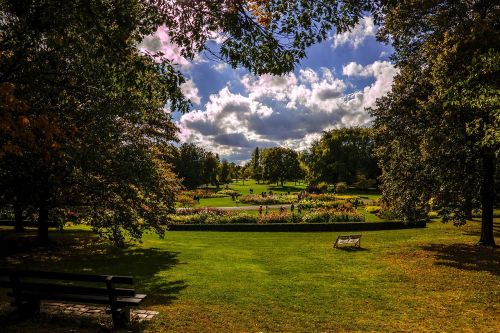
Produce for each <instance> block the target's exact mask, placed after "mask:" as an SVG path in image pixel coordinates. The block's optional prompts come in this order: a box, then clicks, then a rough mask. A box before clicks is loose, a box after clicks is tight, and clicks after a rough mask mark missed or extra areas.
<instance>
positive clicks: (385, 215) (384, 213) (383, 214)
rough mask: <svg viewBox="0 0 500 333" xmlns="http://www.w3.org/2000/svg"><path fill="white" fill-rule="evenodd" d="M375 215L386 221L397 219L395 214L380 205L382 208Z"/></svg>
mask: <svg viewBox="0 0 500 333" xmlns="http://www.w3.org/2000/svg"><path fill="white" fill-rule="evenodd" d="M376 215H377V216H378V217H379V218H381V219H382V220H386V221H393V220H396V219H397V215H396V214H395V213H394V212H393V211H391V210H390V209H389V208H388V207H385V206H382V209H381V210H380V211H379V212H378V213H377V214H376Z"/></svg>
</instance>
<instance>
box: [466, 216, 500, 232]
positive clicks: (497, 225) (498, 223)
mask: <svg viewBox="0 0 500 333" xmlns="http://www.w3.org/2000/svg"><path fill="white" fill-rule="evenodd" d="M469 223H477V225H476V226H475V227H476V228H474V229H473V230H472V229H468V230H467V231H465V234H466V235H467V236H478V237H479V236H480V235H481V218H472V220H470V221H467V224H469ZM467 224H466V225H465V226H466V227H467ZM493 236H495V237H500V218H495V219H494V220H493Z"/></svg>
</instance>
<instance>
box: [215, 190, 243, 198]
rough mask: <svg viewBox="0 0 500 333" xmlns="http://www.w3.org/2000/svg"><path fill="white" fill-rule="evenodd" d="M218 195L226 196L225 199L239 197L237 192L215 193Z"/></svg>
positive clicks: (224, 191) (223, 191)
mask: <svg viewBox="0 0 500 333" xmlns="http://www.w3.org/2000/svg"><path fill="white" fill-rule="evenodd" d="M217 194H218V195H223V196H226V197H231V196H236V197H238V196H240V195H241V193H240V192H238V191H235V190H222V191H219V192H217Z"/></svg>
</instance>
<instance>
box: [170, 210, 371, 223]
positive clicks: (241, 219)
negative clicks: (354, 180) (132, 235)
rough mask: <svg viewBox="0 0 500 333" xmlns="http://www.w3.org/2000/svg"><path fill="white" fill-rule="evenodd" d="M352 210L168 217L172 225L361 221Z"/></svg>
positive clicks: (200, 213) (191, 212) (193, 212)
mask: <svg viewBox="0 0 500 333" xmlns="http://www.w3.org/2000/svg"><path fill="white" fill-rule="evenodd" d="M363 220H364V218H363V216H362V215H359V214H358V213H356V211H354V210H353V209H351V210H349V209H345V208H341V209H318V210H313V211H311V212H308V213H306V214H304V215H300V214H295V213H291V212H271V213H269V214H263V215H259V216H257V215H251V214H248V213H241V212H234V211H223V210H218V209H205V208H199V209H186V210H182V211H179V212H178V213H177V214H175V215H171V216H170V223H172V224H245V223H257V224H273V223H331V222H359V221H363Z"/></svg>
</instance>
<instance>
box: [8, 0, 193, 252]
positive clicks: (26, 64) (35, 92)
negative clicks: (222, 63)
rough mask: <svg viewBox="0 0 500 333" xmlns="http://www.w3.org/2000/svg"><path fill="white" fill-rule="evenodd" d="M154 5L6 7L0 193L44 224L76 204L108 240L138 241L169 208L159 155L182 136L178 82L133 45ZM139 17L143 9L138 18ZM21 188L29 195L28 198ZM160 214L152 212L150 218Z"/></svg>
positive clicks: (146, 28) (170, 191) (169, 183)
mask: <svg viewBox="0 0 500 333" xmlns="http://www.w3.org/2000/svg"><path fill="white" fill-rule="evenodd" d="M147 7H148V5H147V4H145V3H144V4H142V3H139V2H136V1H130V2H120V1H109V2H104V3H103V2H88V1H74V2H60V1H44V2H38V1H2V2H1V4H0V15H1V21H2V33H1V34H0V38H1V43H0V45H1V46H0V48H1V50H0V68H1V69H2V70H1V71H0V86H1V87H2V88H1V90H3V91H4V92H6V90H7V92H6V93H7V94H10V96H14V97H10V99H12V98H15V99H17V100H19V101H20V104H22V106H12V105H11V106H8V107H5V106H6V105H3V106H2V117H6V118H8V119H10V120H11V121H9V122H5V123H2V126H1V128H0V145H1V149H2V153H1V154H0V157H1V162H0V168H2V174H3V175H6V178H4V179H2V183H3V184H10V185H9V186H8V187H6V188H3V187H2V196H3V197H4V198H5V199H6V201H8V202H9V201H10V202H13V203H16V202H19V201H21V203H23V204H29V205H31V206H34V207H37V208H38V211H39V214H38V230H39V233H38V238H39V240H40V241H41V242H46V241H47V239H48V222H49V217H50V216H51V215H52V214H54V213H56V212H57V211H58V210H60V209H67V208H70V207H79V215H80V217H81V218H82V219H85V220H87V221H89V223H91V225H92V226H93V227H94V229H95V230H96V231H97V232H99V233H101V234H102V235H103V236H105V237H108V238H111V239H113V240H115V241H116V242H117V243H122V242H123V241H124V239H125V237H126V235H128V236H130V237H132V238H138V237H140V236H141V234H142V231H143V230H144V229H147V228H152V229H154V230H156V231H158V232H159V233H162V231H163V228H162V227H161V221H162V219H163V218H164V217H165V216H166V213H168V212H170V211H172V210H173V208H174V203H173V201H174V200H173V198H174V196H173V195H174V188H175V186H176V180H175V177H174V175H173V174H172V173H171V172H170V171H169V168H168V166H167V165H165V164H164V163H163V162H161V160H160V159H159V156H160V155H161V154H162V151H163V150H164V147H165V145H167V144H168V142H170V141H171V140H173V139H174V138H175V132H176V129H175V127H174V125H173V122H172V121H171V115H170V114H168V113H166V112H164V106H165V104H167V103H168V105H169V106H170V108H171V110H183V111H186V110H187V108H188V104H187V103H186V102H185V101H184V100H183V97H182V94H181V91H180V89H179V84H180V83H181V82H182V77H181V75H180V74H179V73H178V72H177V71H176V70H174V68H173V67H172V66H170V65H169V63H168V62H166V61H165V62H161V63H158V62H155V61H153V60H152V59H151V58H150V57H147V56H144V55H141V54H140V53H138V50H137V48H136V45H137V43H138V42H139V41H140V39H141V32H142V33H148V32H152V31H154V29H155V28H156V26H154V25H151V24H149V25H148V24H147V23H145V22H147V16H148V14H147V13H148V8H147ZM143 10H144V11H143ZM20 184H24V185H23V187H24V188H25V189H26V193H27V194H23V193H22V192H21V186H20ZM20 199H21V200H20ZM153 211H154V212H155V213H153Z"/></svg>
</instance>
